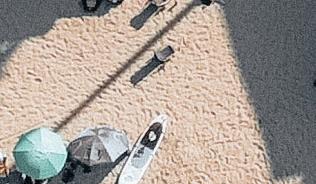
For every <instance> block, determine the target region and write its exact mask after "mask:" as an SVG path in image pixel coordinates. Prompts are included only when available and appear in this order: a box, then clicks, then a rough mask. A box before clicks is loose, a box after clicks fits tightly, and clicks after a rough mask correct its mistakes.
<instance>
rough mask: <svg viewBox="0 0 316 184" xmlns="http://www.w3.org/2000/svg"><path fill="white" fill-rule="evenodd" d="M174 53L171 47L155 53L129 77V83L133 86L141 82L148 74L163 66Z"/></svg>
mask: <svg viewBox="0 0 316 184" xmlns="http://www.w3.org/2000/svg"><path fill="white" fill-rule="evenodd" d="M173 53H174V50H173V48H172V47H171V46H167V47H165V48H164V49H162V50H161V51H159V52H156V53H155V55H154V57H153V58H151V59H150V60H149V63H148V64H147V65H146V66H144V67H142V68H141V69H140V70H139V71H137V72H136V73H135V74H134V75H133V76H132V77H131V83H132V84H133V85H134V86H135V85H136V84H137V83H138V82H140V81H141V80H143V78H145V77H146V76H147V75H148V74H150V73H151V72H152V71H153V70H154V69H155V68H157V67H158V66H159V65H162V64H164V63H165V62H166V61H167V60H168V58H169V57H170V56H171V55H172V54H173Z"/></svg>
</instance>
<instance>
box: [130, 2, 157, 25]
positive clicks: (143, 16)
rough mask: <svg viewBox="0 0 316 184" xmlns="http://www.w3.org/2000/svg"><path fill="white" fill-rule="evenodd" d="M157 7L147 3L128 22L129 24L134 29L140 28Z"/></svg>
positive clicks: (155, 11) (154, 12)
mask: <svg viewBox="0 0 316 184" xmlns="http://www.w3.org/2000/svg"><path fill="white" fill-rule="evenodd" d="M158 11H159V7H158V6H156V5H154V4H149V5H148V6H147V7H146V8H145V9H144V10H143V11H142V12H141V13H140V14H139V15H136V16H135V17H134V18H133V19H132V20H131V22H130V25H131V26H132V27H133V28H135V29H136V30H139V29H141V28H142V27H143V26H144V24H145V22H146V21H147V20H148V19H149V18H150V17H151V16H153V15H154V14H156V13H158Z"/></svg>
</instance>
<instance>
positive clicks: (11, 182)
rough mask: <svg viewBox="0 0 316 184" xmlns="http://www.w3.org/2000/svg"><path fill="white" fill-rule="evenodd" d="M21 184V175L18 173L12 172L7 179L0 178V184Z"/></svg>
mask: <svg viewBox="0 0 316 184" xmlns="http://www.w3.org/2000/svg"><path fill="white" fill-rule="evenodd" d="M21 183H23V178H22V174H21V173H20V172H18V171H16V170H15V171H13V172H11V173H10V174H9V176H8V177H5V178H0V184H21Z"/></svg>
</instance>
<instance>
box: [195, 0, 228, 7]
mask: <svg viewBox="0 0 316 184" xmlns="http://www.w3.org/2000/svg"><path fill="white" fill-rule="evenodd" d="M201 3H202V4H204V5H206V6H210V5H211V4H214V3H218V4H220V5H225V1H224V0H201Z"/></svg>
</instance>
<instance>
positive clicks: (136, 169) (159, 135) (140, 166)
mask: <svg viewBox="0 0 316 184" xmlns="http://www.w3.org/2000/svg"><path fill="white" fill-rule="evenodd" d="M168 119H169V118H168V116H167V115H159V116H158V117H156V118H155V119H154V120H153V121H152V122H151V123H150V124H149V126H148V128H147V129H146V130H145V131H144V133H143V134H142V135H141V136H140V137H139V138H138V140H137V142H136V144H135V145H134V148H133V149H132V152H131V154H130V156H129V157H128V159H127V161H126V163H125V165H124V166H123V169H122V171H121V173H120V175H119V177H118V179H117V181H116V184H137V183H138V182H139V181H140V180H141V179H142V177H143V175H144V174H145V171H146V169H147V168H148V166H149V165H150V163H151V161H152V159H153V157H154V155H155V153H156V152H157V149H158V147H159V145H160V143H161V141H162V139H163V136H164V134H165V131H166V126H167V122H168Z"/></svg>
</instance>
